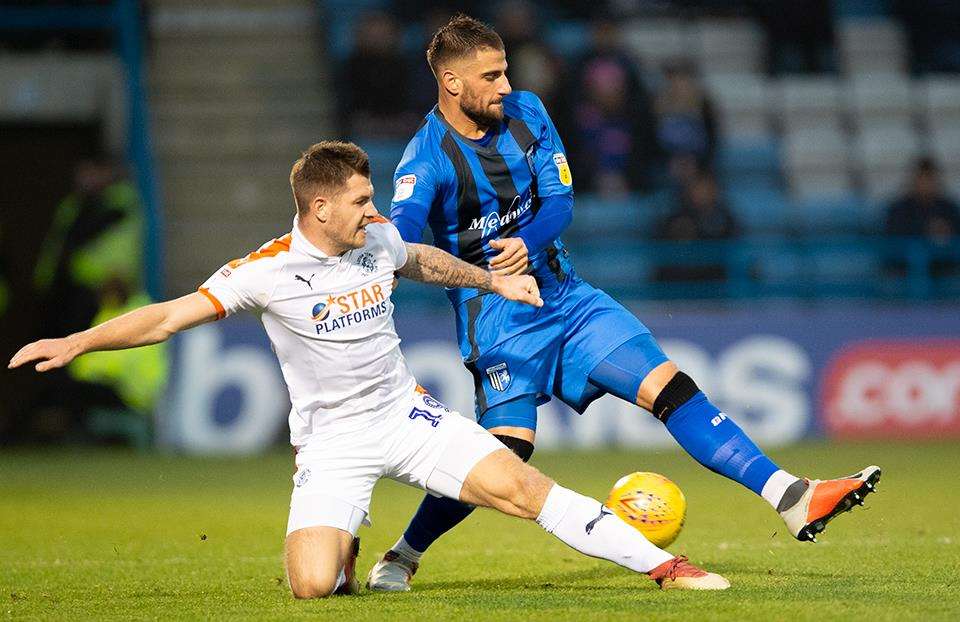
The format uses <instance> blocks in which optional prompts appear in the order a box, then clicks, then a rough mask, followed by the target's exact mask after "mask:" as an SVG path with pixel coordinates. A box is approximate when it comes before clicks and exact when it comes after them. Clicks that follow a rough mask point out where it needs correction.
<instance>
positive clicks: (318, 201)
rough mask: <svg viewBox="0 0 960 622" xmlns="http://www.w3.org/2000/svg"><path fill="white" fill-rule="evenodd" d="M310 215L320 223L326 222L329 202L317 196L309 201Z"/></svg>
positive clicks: (328, 214) (328, 213)
mask: <svg viewBox="0 0 960 622" xmlns="http://www.w3.org/2000/svg"><path fill="white" fill-rule="evenodd" d="M310 213H311V214H313V217H314V218H316V219H317V220H319V221H320V222H327V218H329V217H330V202H329V201H327V200H326V199H325V198H323V197H322V196H320V195H319V194H318V195H317V196H315V197H313V200H312V201H310Z"/></svg>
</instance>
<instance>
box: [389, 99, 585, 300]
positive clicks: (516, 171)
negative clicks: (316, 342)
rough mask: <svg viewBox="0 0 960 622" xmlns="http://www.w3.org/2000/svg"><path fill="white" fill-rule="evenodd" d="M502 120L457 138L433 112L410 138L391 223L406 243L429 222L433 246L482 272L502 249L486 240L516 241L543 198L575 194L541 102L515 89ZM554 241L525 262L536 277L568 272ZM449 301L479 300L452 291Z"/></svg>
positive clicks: (399, 169) (397, 179) (469, 291)
mask: <svg viewBox="0 0 960 622" xmlns="http://www.w3.org/2000/svg"><path fill="white" fill-rule="evenodd" d="M503 108H504V119H503V122H502V123H500V125H499V126H498V127H496V128H493V129H491V130H490V131H489V132H488V133H487V134H486V135H485V136H484V137H483V138H482V139H479V140H472V139H469V138H467V137H465V136H463V135H461V134H460V133H459V132H457V131H456V130H455V129H454V128H453V127H452V126H450V124H449V123H447V121H446V120H445V119H444V118H443V115H442V114H441V113H440V110H439V109H438V108H437V107H434V109H433V110H431V111H430V113H429V114H428V115H427V116H426V118H425V119H424V121H423V123H422V124H421V126H420V129H418V130H417V133H416V134H415V135H414V137H413V139H411V141H410V143H409V144H408V145H407V148H406V150H405V151H404V154H403V158H402V159H401V161H400V164H399V165H398V166H397V171H396V173H395V175H394V195H393V201H392V203H391V207H390V219H391V220H392V221H393V223H394V225H396V227H397V228H398V229H399V230H400V235H401V236H402V237H403V239H404V240H406V241H407V242H419V241H420V240H421V237H422V234H423V229H424V227H425V226H426V225H427V224H428V223H429V225H430V229H431V231H432V232H433V238H434V244H435V245H436V246H438V247H439V248H441V249H443V250H445V251H447V252H449V253H451V254H453V255H455V256H457V257H459V258H460V259H462V260H464V261H466V262H468V263H471V264H473V265H476V266H480V267H483V268H487V264H488V262H489V260H490V259H491V258H492V257H494V256H495V255H497V253H498V252H499V251H496V250H495V249H492V248H490V245H489V243H490V241H491V240H495V239H499V238H508V237H515V236H516V235H517V234H518V232H520V231H522V230H523V228H524V227H526V226H528V225H529V224H530V222H531V221H532V220H533V217H534V216H535V215H536V213H537V211H538V210H539V208H540V203H541V199H542V198H545V197H549V196H555V195H571V196H572V194H573V179H572V177H571V174H570V166H569V164H568V163H567V156H566V151H565V150H564V148H563V143H562V142H561V141H560V136H559V135H558V134H557V130H556V128H555V127H554V125H553V121H552V120H551V119H550V116H549V115H548V114H547V111H546V109H545V108H544V106H543V103H542V102H541V101H540V99H539V98H538V97H537V96H536V95H534V94H533V93H529V92H523V91H515V92H513V93H511V94H510V95H507V96H506V97H504V98H503ZM565 256H566V252H565V250H564V247H563V243H562V242H561V241H560V240H559V239H557V240H554V241H553V242H552V243H551V244H548V245H547V246H546V248H544V249H543V250H541V251H539V252H537V253H536V254H535V255H533V256H531V257H530V258H529V261H530V266H531V273H532V274H533V275H534V276H538V275H546V274H547V273H549V272H553V273H554V274H556V275H557V276H558V277H560V276H561V275H560V274H558V273H559V272H562V271H565V270H564V265H563V264H566V262H567V260H566V258H565ZM447 293H448V296H449V297H450V300H451V301H452V302H453V303H454V304H457V303H460V302H462V301H464V300H468V299H470V298H472V297H474V296H476V295H477V294H478V292H477V290H474V289H466V288H460V289H451V290H448V292H447Z"/></svg>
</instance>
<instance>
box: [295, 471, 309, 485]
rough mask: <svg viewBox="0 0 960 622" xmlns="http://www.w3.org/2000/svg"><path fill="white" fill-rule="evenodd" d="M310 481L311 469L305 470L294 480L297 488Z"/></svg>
mask: <svg viewBox="0 0 960 622" xmlns="http://www.w3.org/2000/svg"><path fill="white" fill-rule="evenodd" d="M308 479H310V469H303V470H302V471H299V472H298V473H297V475H296V477H294V478H293V483H294V485H295V486H296V487H297V488H300V487H301V486H303V485H304V484H306V483H307V480H308Z"/></svg>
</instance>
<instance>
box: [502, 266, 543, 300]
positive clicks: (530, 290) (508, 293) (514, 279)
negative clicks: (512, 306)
mask: <svg viewBox="0 0 960 622" xmlns="http://www.w3.org/2000/svg"><path fill="white" fill-rule="evenodd" d="M491 288H492V290H493V292H494V293H496V294H500V295H501V296H503V297H504V298H506V299H507V300H516V301H517V302H523V303H526V304H528V305H531V306H534V307H542V306H543V299H542V298H540V288H539V287H537V281H536V280H535V279H534V278H533V277H532V276H530V275H529V274H514V275H508V276H500V275H498V274H496V273H495V274H494V275H493V281H492V283H491Z"/></svg>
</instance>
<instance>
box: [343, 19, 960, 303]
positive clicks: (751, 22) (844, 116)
mask: <svg viewBox="0 0 960 622" xmlns="http://www.w3.org/2000/svg"><path fill="white" fill-rule="evenodd" d="M324 4H325V6H326V8H327V11H328V15H330V16H331V19H329V20H328V21H327V33H328V34H329V37H328V46H327V49H328V52H329V53H330V57H331V58H343V57H345V56H346V55H347V54H348V53H349V51H350V48H349V45H350V32H351V27H352V24H354V23H355V22H356V19H357V17H358V16H359V15H361V14H362V13H363V11H364V10H368V9H371V8H376V9H379V10H383V9H387V10H389V9H390V8H391V7H392V6H393V5H392V4H391V3H390V2H386V1H382V0H365V2H363V3H359V4H358V3H346V2H333V3H332V4H331V3H324ZM341 5H343V6H342V7H341ZM611 6H612V7H614V5H611ZM743 6H746V5H743ZM831 6H832V11H833V15H834V23H833V26H832V28H831V31H832V34H831V35H830V39H832V40H833V44H832V45H834V46H835V54H833V52H834V50H825V51H824V54H823V55H822V56H823V58H830V57H831V56H832V57H834V58H835V62H827V63H822V64H821V65H822V66H823V67H825V68H826V69H827V70H828V72H827V73H802V74H801V73H789V72H787V73H783V72H782V70H781V71H777V73H776V75H771V73H773V72H774V69H773V68H772V66H771V65H770V63H771V62H772V59H770V58H768V57H767V56H768V50H769V45H768V44H769V43H770V41H769V36H770V32H772V31H770V30H767V29H765V26H764V22H763V21H760V20H756V19H754V17H753V16H752V15H751V13H750V11H749V10H744V9H743V8H742V7H741V9H737V8H733V7H725V8H723V9H722V10H721V9H720V8H718V7H717V6H715V5H713V4H710V3H706V4H699V5H691V7H690V8H688V9H687V10H685V11H682V12H679V11H673V12H670V11H659V12H658V10H657V9H652V8H651V9H647V10H646V12H644V11H645V9H643V8H640V9H639V10H638V9H637V8H636V7H634V8H633V11H634V12H633V13H626V14H624V17H623V18H622V19H617V20H616V21H617V24H618V26H619V28H620V38H621V41H622V43H623V45H624V46H625V49H626V50H627V51H628V52H629V53H630V54H631V56H632V57H633V60H634V62H635V63H636V66H637V67H638V69H639V70H640V72H641V74H642V77H643V82H644V84H645V85H646V88H647V89H648V90H649V91H650V92H651V94H652V95H653V96H656V95H657V94H658V93H659V92H660V90H661V89H662V88H663V85H664V79H663V73H662V71H663V69H664V68H665V67H669V66H670V65H671V64H672V63H676V62H677V61H678V60H686V61H689V62H692V63H693V65H694V67H695V68H696V70H697V71H698V72H699V74H700V78H701V79H702V82H703V83H704V84H705V85H706V87H707V91H708V95H709V97H710V99H711V101H712V103H713V105H714V111H715V114H716V118H717V121H718V128H719V132H718V134H719V137H720V138H719V140H720V143H719V146H718V148H717V150H716V152H715V154H714V156H713V159H712V161H711V162H709V163H708V165H711V166H712V168H713V169H714V171H715V174H716V176H717V178H718V181H719V183H720V187H721V189H722V192H723V194H724V197H725V200H726V203H727V204H728V205H729V206H730V208H731V210H732V211H733V213H734V214H735V216H736V217H737V219H738V220H739V221H740V222H741V223H742V226H743V232H744V235H745V236H746V237H745V238H743V239H741V240H739V241H737V242H716V243H713V244H712V245H705V246H702V247H701V246H700V245H696V244H694V245H689V246H688V247H684V248H683V249H682V253H680V251H679V250H678V249H677V248H673V247H670V246H669V245H670V243H669V242H656V243H654V242H651V241H650V238H651V236H652V232H653V227H654V225H655V223H657V222H659V221H660V219H662V218H663V217H664V215H665V214H667V213H669V212H670V211H671V210H672V209H673V206H674V205H675V204H676V200H677V196H678V190H679V188H681V187H682V185H683V183H684V182H683V175H685V173H682V172H681V173H677V171H675V170H673V168H672V167H673V164H672V163H671V164H670V168H668V167H667V164H666V163H664V164H662V165H661V168H659V169H653V171H652V177H653V178H654V179H657V180H659V181H660V183H658V184H654V186H653V187H652V188H650V190H649V192H647V191H645V192H644V193H642V194H637V193H628V194H617V195H616V196H604V193H602V192H601V193H598V194H596V195H591V194H590V193H587V192H584V191H583V190H582V189H581V190H580V192H578V195H577V213H578V214H579V216H578V217H577V218H575V219H574V223H573V224H572V225H571V227H570V229H569V231H568V233H567V236H566V237H567V238H568V239H569V241H570V243H571V246H572V248H573V250H574V256H575V260H576V261H577V265H579V266H580V271H581V272H582V273H584V274H585V275H587V276H589V277H590V278H592V279H594V280H595V281H597V282H598V283H599V284H601V285H603V286H607V287H612V288H614V289H618V288H619V289H620V290H621V291H623V292H626V293H627V295H628V297H646V296H658V295H664V296H668V297H672V296H675V295H680V294H681V293H682V292H686V293H690V294H692V295H697V296H701V295H703V296H706V297H717V296H720V297H723V296H741V295H786V296H791V295H796V296H799V297H811V296H812V297H818V296H826V297H831V296H837V295H847V294H849V295H854V296H880V297H886V296H891V295H893V296H903V295H916V294H917V293H918V292H925V294H924V295H934V296H944V295H947V294H946V292H948V291H953V290H950V286H949V285H948V284H946V281H942V282H941V281H937V283H940V284H942V285H944V288H945V289H938V287H939V285H937V283H933V284H931V283H926V284H923V283H921V284H920V285H916V286H911V287H907V286H904V287H899V288H891V287H881V286H879V285H877V281H878V280H882V279H881V276H880V275H882V274H883V272H884V268H883V266H884V261H885V259H884V258H886V257H888V256H889V255H890V254H891V253H893V254H897V253H901V254H903V253H906V252H907V251H906V250H904V249H905V248H906V247H905V245H903V244H900V245H896V244H892V243H888V242H887V241H885V240H884V239H883V238H882V237H878V236H879V234H880V233H881V231H882V227H883V219H884V216H883V215H884V211H885V208H886V205H887V204H888V203H889V202H890V201H891V200H892V199H893V198H894V197H895V196H896V195H897V194H898V193H900V192H901V191H902V190H903V188H904V184H905V183H906V181H907V177H908V172H909V171H910V170H911V168H912V167H913V166H914V164H915V163H916V161H917V159H918V158H920V157H922V156H925V155H930V156H931V157H933V158H934V159H935V160H936V161H937V163H938V164H939V165H940V167H941V169H942V171H943V180H944V185H945V186H946V189H947V191H948V194H952V195H954V196H956V195H957V194H958V193H960V103H958V102H960V76H958V75H955V74H938V75H923V74H921V75H911V74H909V73H907V72H908V70H909V69H910V68H911V67H912V66H913V64H914V63H913V60H912V57H911V54H913V50H912V49H911V45H912V43H911V41H912V40H911V39H910V36H909V33H908V32H907V30H906V27H905V26H904V25H903V23H901V22H900V21H898V18H897V16H896V15H894V14H893V13H892V10H893V9H892V8H891V7H892V5H891V3H889V2H885V1H882V0H835V1H834V2H832V3H831ZM341 9H342V10H341ZM544 10H546V11H548V12H549V13H550V16H551V18H550V19H549V20H546V24H545V34H544V41H545V43H546V44H547V45H549V46H551V47H552V48H553V50H554V52H555V53H556V54H557V55H558V57H560V58H562V59H564V61H565V62H566V65H567V66H568V68H569V67H570V66H573V65H574V64H575V62H576V59H577V58H578V57H579V56H580V55H581V54H583V53H585V52H586V51H587V50H586V45H587V42H588V41H589V39H590V33H591V23H590V22H588V21H583V20H582V19H570V18H565V17H564V16H563V14H562V10H558V9H557V7H550V8H549V9H544ZM617 10H618V9H617V8H616V7H614V8H610V9H608V17H609V16H611V15H612V16H616V15H617V14H616V11H617ZM396 15H397V16H398V17H399V18H401V19H410V18H409V17H407V16H405V15H402V14H399V13H396ZM491 16H492V14H491V15H487V17H488V18H490V17H491ZM406 33H407V36H406V37H405V38H404V41H405V45H406V47H407V48H408V52H409V53H410V54H411V55H415V56H416V57H419V55H420V54H421V53H422V52H421V50H422V46H423V42H424V40H425V36H426V34H428V33H425V32H423V29H422V24H420V23H419V22H418V21H417V20H415V19H414V20H411V21H410V22H409V23H408V26H407V29H406ZM825 41H826V40H825ZM824 44H825V45H830V42H829V41H826V43H824ZM831 68H835V70H836V71H835V72H832V71H829V70H830V69H831ZM808 71H809V69H808ZM514 82H515V85H514V86H515V87H517V88H522V86H523V85H522V84H519V85H518V84H516V80H514ZM552 112H553V113H554V118H561V119H567V121H566V122H567V123H569V122H570V121H569V118H570V117H569V116H567V115H565V114H564V111H563V110H556V111H552ZM560 132H561V135H564V134H567V135H572V130H571V129H566V130H565V129H564V128H563V127H561V128H560ZM364 141H365V146H366V147H367V148H368V150H369V151H370V153H371V156H372V158H373V162H374V169H375V170H376V171H377V173H376V179H375V183H376V186H377V187H378V188H379V189H380V190H379V193H380V194H379V196H381V197H382V196H384V194H385V189H384V186H386V185H387V184H389V183H390V181H391V178H390V174H389V172H391V171H392V170H393V169H394V168H395V166H396V163H397V161H398V160H399V157H400V153H401V152H402V149H403V144H402V143H401V142H398V141H396V140H386V141H384V140H379V141H378V140H371V139H369V138H368V137H364ZM572 164H573V166H574V174H575V175H576V170H577V169H576V165H577V163H576V161H573V160H572ZM678 174H679V175H680V177H677V175H678ZM381 209H382V210H385V209H386V205H385V202H384V203H383V204H381ZM838 236H839V237H838ZM601 240H602V241H603V244H606V245H609V246H610V248H613V247H614V246H615V248H616V252H615V253H613V254H615V255H616V256H617V257H618V259H622V260H618V261H605V260H604V257H605V255H604V251H603V250H602V245H601V244H599V241H601ZM955 243H956V242H954V244H955ZM707 246H710V248H707ZM921 246H922V244H921ZM844 248H847V250H848V251H849V257H850V258H849V260H844V259H843V257H844V251H843V249H844ZM917 248H920V247H917ZM914 250H915V251H916V252H915V254H914V255H915V258H919V259H916V261H915V262H914V264H915V265H918V266H922V265H924V262H928V263H929V262H930V261H933V259H932V258H933V257H934V256H935V255H936V254H937V252H939V251H937V250H936V249H925V250H922V251H921V250H917V249H914ZM658 253H665V254H671V253H673V254H678V253H680V254H682V255H683V256H684V257H685V261H689V262H692V263H696V262H697V261H701V262H703V263H709V262H711V261H715V260H716V257H717V256H718V255H725V254H726V255H730V257H731V259H730V260H729V261H730V263H731V269H729V270H728V274H729V275H730V277H729V280H730V283H728V284H727V285H726V286H722V287H716V286H702V287H701V286H698V285H696V284H694V285H690V284H683V285H682V286H679V285H677V284H664V283H660V284H655V283H651V282H649V279H650V278H652V276H653V274H654V272H655V267H656V262H657V254H658ZM610 255H611V254H610V253H608V254H607V255H606V256H607V257H609V256H610ZM738 257H739V259H738ZM628 259H629V261H630V262H634V264H633V265H634V266H635V268H634V269H633V270H629V269H627V268H625V267H624V265H625V263H626V260H628ZM914 264H912V265H914ZM921 272H922V269H917V270H915V271H914V272H912V273H910V274H912V275H913V276H914V277H918V278H919V274H920V273H921ZM907 278H913V277H910V276H908V277H907ZM738 279H739V280H738ZM870 279H874V281H873V282H870ZM675 285H677V286H676V287H674V286H675ZM845 287H846V289H845ZM845 292H846V294H845ZM911 292H912V293H911Z"/></svg>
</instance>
